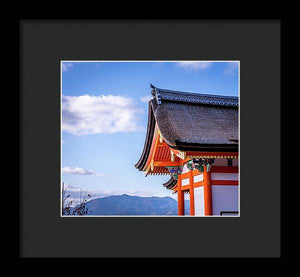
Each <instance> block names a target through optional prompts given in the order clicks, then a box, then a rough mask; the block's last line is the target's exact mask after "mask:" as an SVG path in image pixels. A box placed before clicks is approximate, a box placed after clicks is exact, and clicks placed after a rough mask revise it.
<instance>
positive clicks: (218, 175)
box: [211, 172, 239, 181]
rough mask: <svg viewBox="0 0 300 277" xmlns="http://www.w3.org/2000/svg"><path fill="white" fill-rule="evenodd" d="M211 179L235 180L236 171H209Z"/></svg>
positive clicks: (236, 176) (237, 177)
mask: <svg viewBox="0 0 300 277" xmlns="http://www.w3.org/2000/svg"><path fill="white" fill-rule="evenodd" d="M211 179H212V180H234V181H237V180H238V179H239V174H238V173H217V172H212V173H211Z"/></svg>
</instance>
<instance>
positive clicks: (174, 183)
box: [163, 177, 177, 189]
mask: <svg viewBox="0 0 300 277" xmlns="http://www.w3.org/2000/svg"><path fill="white" fill-rule="evenodd" d="M163 186H164V187H166V188H167V189H173V188H174V187H176V186H177V180H175V179H173V178H172V177H171V178H170V179H169V181H167V182H166V183H164V184H163Z"/></svg>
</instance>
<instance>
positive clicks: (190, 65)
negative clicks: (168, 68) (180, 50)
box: [176, 61, 212, 71]
mask: <svg viewBox="0 0 300 277" xmlns="http://www.w3.org/2000/svg"><path fill="white" fill-rule="evenodd" d="M176 65H177V67H180V68H183V69H187V70H196V71H197V70H203V69H206V68H209V67H211V66H212V62H192V61H187V62H177V63H176Z"/></svg>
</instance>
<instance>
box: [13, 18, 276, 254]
mask: <svg viewBox="0 0 300 277" xmlns="http://www.w3.org/2000/svg"><path fill="white" fill-rule="evenodd" d="M281 23H282V22H281V20H279V19H276V20H215V21H214V20H20V21H19V35H20V37H19V42H20V44H19V48H20V49H19V50H20V64H19V66H20V68H19V69H20V186H19V191H20V218H19V229H20V248H19V251H20V252H19V257H22V258H25V257H26V258H39V257H43V258H72V257H74V258H75V257H76V258H232V257H241V258H249V257H251V258H266V257H268V258H280V257H281V228H280V224H281V202H280V198H281V175H280V173H281V171H280V169H281V164H280V144H281V140H280V138H281V137H280V131H281V128H280V127H281V126H280V122H281V120H280V119H281V118H280V116H281V114H280V107H281V94H280V93H281V86H282V83H281V66H282V64H281V61H282V60H281V51H282V49H281V39H282V38H281ZM89 59H91V60H114V59H115V60H138V59H143V60H145V59H147V60H148V59H149V60H153V59H154V60H160V59H161V60H172V59H173V60H180V59H184V60H232V59H234V60H240V62H241V78H240V81H241V86H240V87H241V93H240V103H241V106H240V109H241V126H240V131H241V134H240V136H241V146H240V147H241V153H240V155H241V167H240V176H241V179H240V182H241V216H240V217H237V218H229V217H228V218H224V217H220V218H198V219H197V220H194V219H191V218H184V219H179V218H168V219H164V218H96V219H95V218H61V217H60V216H59V210H60V205H59V202H60V198H59V195H60V194H59V193H60V153H59V151H58V150H59V149H60V110H59V109H60V108H59V107H60V106H59V104H60V102H59V101H60V97H59V95H60V89H59V86H60V84H59V80H60V75H59V72H60V67H59V65H60V60H89ZM266 107H267V109H266ZM266 110H267V112H266ZM266 126H268V128H266ZM253 153H256V154H255V155H253ZM264 159H267V161H268V162H267V163H263V162H262V167H260V166H259V165H257V163H258V162H257V161H262V160H264ZM259 164H260V163H259ZM253 165H256V166H255V168H256V169H257V170H256V175H255V181H254V180H253ZM262 168H263V170H261V169H262ZM271 172H272V173H273V174H270V173H271ZM41 180H42V181H41ZM41 195H43V197H41ZM38 207H43V209H39V208H38ZM182 220H183V221H184V223H183V222H182ZM187 230H188V231H187ZM186 232H188V233H189V237H190V238H193V237H194V238H197V237H198V236H199V240H197V239H194V240H193V245H189V244H187V243H176V241H177V238H178V234H184V233H186ZM219 232H222V236H218V234H219ZM61 234H69V238H68V240H64V241H62V236H61ZM79 235H80V236H82V237H84V238H85V240H77V239H76V238H78V236H79ZM224 235H226V236H227V238H228V240H223V239H222V240H220V239H218V238H220V237H223V236H224ZM201 237H205V238H206V239H205V240H201ZM249 237H250V238H251V239H249ZM75 241H76V246H75V245H74V242H75ZM233 241H234V242H235V243H232V242H233ZM228 243H232V244H230V245H229V244H228Z"/></svg>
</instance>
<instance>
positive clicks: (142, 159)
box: [135, 99, 155, 171]
mask: <svg viewBox="0 0 300 277" xmlns="http://www.w3.org/2000/svg"><path fill="white" fill-rule="evenodd" d="M152 101H153V99H152V100H150V101H149V104H148V124H147V133H146V138H145V144H144V149H143V152H142V155H141V157H140V159H139V161H138V162H137V163H136V164H135V167H136V168H137V169H138V170H140V171H142V170H143V168H144V166H145V164H146V161H147V159H148V156H149V153H150V149H151V144H152V139H153V135H154V129H155V118H154V114H153V111H152V105H151V103H152Z"/></svg>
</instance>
